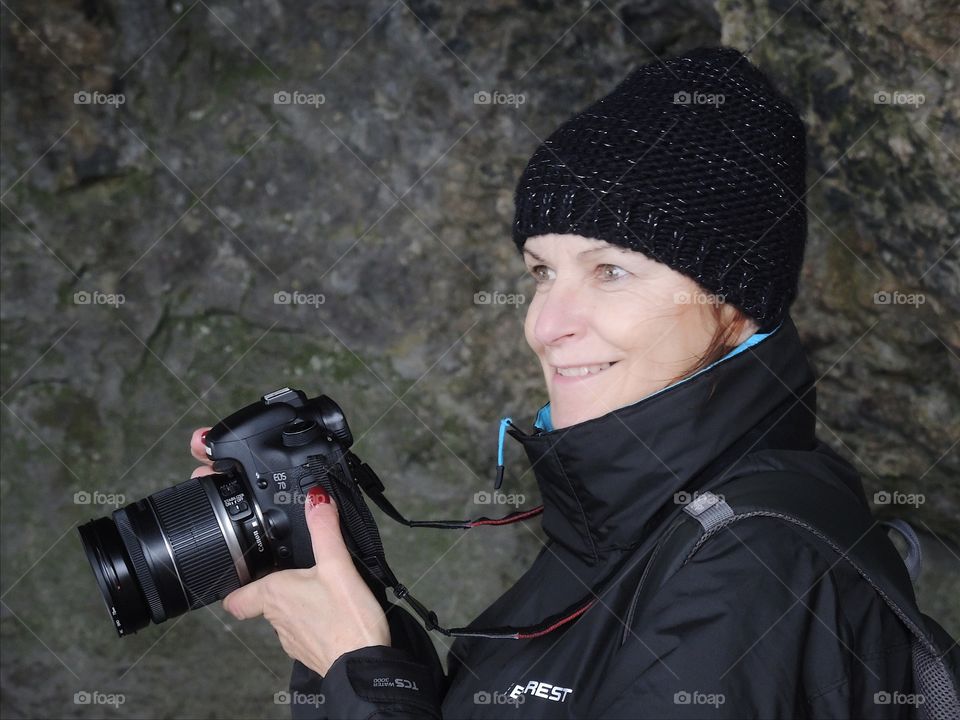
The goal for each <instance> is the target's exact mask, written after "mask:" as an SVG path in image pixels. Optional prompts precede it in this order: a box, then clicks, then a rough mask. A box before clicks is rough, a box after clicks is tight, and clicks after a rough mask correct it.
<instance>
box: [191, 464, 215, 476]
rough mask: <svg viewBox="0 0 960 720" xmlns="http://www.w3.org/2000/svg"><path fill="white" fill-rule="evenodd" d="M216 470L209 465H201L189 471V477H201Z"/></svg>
mask: <svg viewBox="0 0 960 720" xmlns="http://www.w3.org/2000/svg"><path fill="white" fill-rule="evenodd" d="M215 473H216V471H215V470H214V469H213V468H212V467H210V466H209V465H201V466H200V467H198V468H195V469H194V471H193V472H192V473H190V478H191V479H193V478H197V477H203V476H204V475H213V474H215Z"/></svg>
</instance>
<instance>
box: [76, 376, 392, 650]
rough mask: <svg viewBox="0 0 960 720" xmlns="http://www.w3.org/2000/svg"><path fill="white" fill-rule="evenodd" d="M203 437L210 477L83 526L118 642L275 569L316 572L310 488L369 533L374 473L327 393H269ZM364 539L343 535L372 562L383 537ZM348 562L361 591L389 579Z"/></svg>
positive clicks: (357, 552) (384, 570)
mask: <svg viewBox="0 0 960 720" xmlns="http://www.w3.org/2000/svg"><path fill="white" fill-rule="evenodd" d="M204 442H205V445H206V452H207V455H208V457H209V458H210V459H211V460H213V470H214V473H213V474H211V475H205V476H203V477H197V478H192V479H190V480H185V481H184V482H181V483H179V484H177V485H173V486H172V487H167V488H164V489H163V490H160V491H158V492H155V493H153V494H152V495H149V496H148V497H145V498H143V499H142V500H137V501H135V502H132V503H130V504H128V505H126V506H124V507H122V508H119V509H117V510H116V511H114V512H113V513H112V514H111V515H110V516H109V517H101V518H98V519H95V520H91V521H89V522H87V523H86V524H84V525H81V526H80V528H79V532H80V539H81V541H82V543H83V547H84V550H85V551H86V555H87V559H88V560H89V561H90V566H91V567H92V568H93V573H94V575H95V577H96V581H97V584H98V585H99V587H100V592H101V593H102V594H103V598H104V600H105V601H106V604H107V609H108V610H109V612H110V617H111V619H112V621H113V624H114V627H115V629H116V631H117V634H118V635H120V637H124V636H126V635H129V634H131V633H135V632H136V631H138V630H140V629H142V628H144V627H146V626H147V625H148V624H149V623H150V621H153V622H154V623H161V622H163V621H165V620H168V619H170V618H172V617H176V616H178V615H182V614H183V613H185V612H187V611H188V610H195V609H197V608H200V607H202V606H204V605H208V604H210V603H212V602H214V601H216V600H220V599H223V598H224V597H226V595H227V594H228V593H230V592H232V591H233V590H235V589H236V588H238V587H240V586H242V585H245V584H247V583H250V582H252V581H254V580H256V579H258V578H260V577H263V576H264V575H266V574H268V573H271V572H274V571H276V570H283V569H288V568H308V567H312V566H313V565H314V564H315V561H314V557H313V548H312V545H311V541H310V533H309V530H308V528H307V524H306V517H305V515H304V510H305V506H304V500H305V495H306V492H307V491H308V490H309V489H310V488H311V487H313V486H314V485H317V484H321V485H323V486H324V488H325V489H326V491H327V492H328V493H330V492H332V493H333V497H334V498H335V499H336V500H337V503H338V508H339V510H340V514H341V528H343V524H344V523H345V522H347V521H349V522H351V523H353V525H354V526H358V525H357V523H363V524H367V525H366V526H367V527H374V528H375V523H374V522H373V519H372V516H371V515H370V512H369V509H368V508H367V506H366V504H365V503H364V502H363V500H362V497H360V494H359V491H358V487H359V486H360V485H361V484H362V483H363V482H364V478H366V482H369V478H370V477H371V476H372V477H373V478H376V476H375V474H373V472H372V470H369V468H368V467H367V466H366V464H363V465H362V466H361V465H360V462H359V460H358V458H357V457H356V456H355V455H353V453H350V452H349V448H350V446H351V445H352V444H353V436H352V435H351V433H350V428H349V426H348V425H347V421H346V418H345V417H344V415H343V412H342V411H341V409H340V407H339V406H338V405H337V404H336V403H335V402H334V401H333V400H331V399H330V398H329V397H327V396H326V395H320V396H318V397H315V398H313V399H310V400H308V399H307V397H306V396H305V395H304V393H303V392H302V391H300V390H291V389H290V388H286V387H285V388H282V389H280V390H276V391H274V392H271V393H269V394H267V395H264V396H263V397H262V398H261V399H260V401H259V402H256V403H253V404H251V405H248V406H246V407H244V408H243V409H241V410H238V411H237V412H235V413H233V414H232V415H230V416H229V417H227V418H226V419H225V420H222V421H220V422H219V423H218V424H217V425H216V426H214V427H213V428H212V429H210V430H209V431H208V432H207V434H206V437H205V440H204ZM365 471H367V472H365ZM375 482H376V483H377V484H378V485H379V487H378V488H377V489H380V490H382V488H383V486H382V484H379V480H378V479H377V480H375ZM344 516H346V517H344ZM363 535H364V537H361V538H359V540H360V543H361V544H362V545H366V547H358V544H357V540H356V539H355V538H354V537H353V536H352V535H351V534H350V533H347V532H344V540H345V541H346V543H347V546H348V548H349V549H350V551H351V553H352V554H353V555H354V557H355V558H357V557H361V558H364V561H365V562H366V563H367V564H368V565H369V564H373V565H378V564H379V563H378V562H377V560H376V558H377V557H378V556H379V557H382V546H380V545H379V535H378V534H377V533H376V532H375V531H374V532H373V533H372V535H373V536H376V537H372V536H371V533H363ZM377 551H379V552H377ZM355 564H357V565H358V570H359V571H360V573H361V575H362V576H364V579H365V580H367V582H368V584H370V583H371V580H372V579H373V578H379V577H382V576H383V575H384V574H385V573H386V574H387V575H388V576H389V575H392V573H389V569H388V568H385V567H367V566H365V565H364V562H359V563H357V562H356V560H355ZM383 564H384V566H385V562H384V563H383Z"/></svg>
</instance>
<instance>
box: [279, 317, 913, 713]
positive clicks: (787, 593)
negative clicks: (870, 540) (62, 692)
mask: <svg viewBox="0 0 960 720" xmlns="http://www.w3.org/2000/svg"><path fill="white" fill-rule="evenodd" d="M814 386H815V382H814V377H813V374H812V372H811V369H810V366H809V364H808V362H807V359H806V354H805V352H804V349H803V346H802V345H801V342H800V339H799V336H798V334H797V331H796V328H795V326H794V325H793V323H792V321H791V320H790V319H789V317H788V318H787V319H786V320H785V321H784V322H783V324H781V326H780V327H779V328H778V329H777V330H775V331H774V332H773V333H772V334H770V335H769V336H767V337H766V338H765V339H764V340H762V341H761V342H759V343H758V344H756V345H754V346H753V347H751V348H749V349H747V350H744V351H743V352H740V353H738V354H737V355H734V356H733V357H730V358H727V359H724V360H723V361H721V362H719V363H717V364H715V365H714V366H712V367H711V368H710V369H708V370H707V371H705V372H701V373H699V374H698V375H696V376H694V377H692V378H690V379H687V380H685V381H682V382H680V383H678V384H676V385H674V386H671V387H669V388H668V389H666V390H664V391H661V392H659V393H655V394H654V395H652V396H649V397H647V398H644V399H643V400H641V401H639V402H636V403H634V404H632V405H628V406H626V407H622V408H619V409H617V410H614V411H613V412H610V413H608V414H606V415H604V416H602V417H599V418H595V419H592V420H588V421H585V422H582V423H579V424H577V425H574V426H571V427H569V428H562V429H559V430H553V431H549V432H544V431H536V432H533V433H531V434H527V433H524V432H521V431H519V430H517V429H511V430H509V431H508V432H509V433H510V435H511V436H512V437H514V438H515V439H516V440H518V441H519V442H520V443H521V444H522V445H523V447H524V450H525V451H526V453H527V455H528V457H529V459H530V462H531V463H532V466H533V471H534V473H535V475H536V479H537V482H538V485H539V487H540V491H541V493H542V496H543V505H544V512H543V516H542V523H543V529H544V532H545V533H546V535H547V536H548V537H549V542H548V543H547V544H546V545H545V546H544V548H543V549H542V550H541V552H540V554H539V555H538V557H537V558H536V560H535V561H534V563H533V564H532V565H531V567H530V568H529V569H528V570H527V571H526V573H525V574H524V575H523V576H522V577H521V578H520V579H519V580H518V581H517V583H516V584H514V585H513V586H512V587H511V588H509V589H508V590H507V592H506V593H504V595H503V596H502V597H500V598H499V599H498V600H497V601H496V602H494V603H493V604H492V605H491V606H490V607H489V608H488V609H487V610H485V611H484V612H483V613H481V615H480V616H479V617H477V618H476V619H475V620H474V622H473V623H472V624H471V625H473V626H477V627H481V626H482V627H491V626H501V625H511V626H517V625H527V624H534V623H537V622H539V621H540V620H542V619H543V618H545V617H547V616H549V615H552V614H554V613H557V612H560V611H561V610H563V609H564V608H567V607H569V606H571V605H573V604H574V603H575V602H576V601H577V600H578V599H580V598H582V597H584V596H588V595H589V592H590V590H591V588H593V587H594V586H595V585H596V584H597V583H598V581H599V580H600V579H601V578H603V577H604V576H605V575H606V574H607V573H608V572H609V571H610V570H611V568H613V567H614V566H615V565H616V564H621V567H623V563H625V562H626V563H628V564H627V565H626V567H628V568H633V569H632V570H629V571H627V572H626V574H625V576H624V578H623V580H622V582H618V583H617V584H616V585H615V586H614V587H613V588H612V589H610V590H609V592H607V593H605V594H603V595H602V596H601V597H600V598H599V599H598V600H597V601H596V602H595V603H594V605H593V606H591V607H590V609H589V610H587V611H586V612H585V613H583V614H582V615H581V616H580V617H579V618H578V619H577V620H576V621H574V622H572V623H569V624H567V625H564V626H563V627H561V628H559V629H557V630H554V631H553V632H550V633H547V634H545V635H543V636H541V637H537V638H534V639H528V640H502V639H483V638H480V639H478V638H468V639H465V638H457V640H456V641H455V642H454V643H453V645H452V647H451V650H450V652H449V654H448V665H449V673H448V675H447V676H444V674H443V672H442V669H441V666H440V664H439V659H438V658H437V657H436V653H435V652H434V650H433V647H432V645H431V643H430V641H429V638H427V637H426V636H425V632H424V630H423V628H422V627H421V626H420V625H419V624H418V623H416V622H415V621H414V620H413V618H412V616H411V615H410V614H408V613H407V612H406V611H405V610H402V609H401V608H399V607H394V608H392V609H391V611H390V612H389V613H388V617H389V618H390V622H391V631H392V637H393V647H390V648H386V647H384V646H376V647H367V648H362V649H359V650H355V651H352V652H349V653H346V654H345V655H343V656H341V657H340V658H338V659H337V660H336V662H334V664H333V665H332V666H331V668H330V670H329V672H328V674H327V676H326V678H320V677H319V676H318V675H316V674H315V673H313V672H312V671H310V670H308V669H307V668H306V667H304V666H303V665H301V664H300V663H298V662H296V663H294V670H293V674H292V676H291V684H290V687H291V700H292V707H291V710H292V714H293V717H295V718H322V717H329V718H371V717H372V718H425V717H443V718H447V719H448V720H449V719H452V718H507V717H516V718H548V717H549V718H554V717H556V718H574V717H576V718H597V717H608V718H738V719H739V718H898V717H910V716H911V712H910V711H911V706H910V705H909V704H907V703H908V702H909V699H910V693H911V692H912V690H913V680H912V676H911V658H910V637H909V634H908V632H907V630H906V629H905V628H903V627H902V626H901V624H900V622H899V621H898V619H897V618H896V617H895V616H894V615H893V613H892V612H891V611H890V610H889V609H888V608H887V606H886V605H885V604H884V603H883V601H882V600H881V599H880V598H879V597H878V596H877V594H876V592H875V591H874V590H873V589H872V588H871V587H870V586H869V585H867V584H866V583H865V582H864V581H863V580H862V579H861V578H860V576H859V575H858V574H857V573H856V571H854V570H853V569H852V568H851V567H850V566H849V565H848V564H847V563H845V562H842V561H839V560H838V558H837V556H836V554H835V553H833V551H832V550H830V549H828V548H827V547H826V546H823V545H820V543H819V541H818V540H817V539H816V538H814V537H812V536H809V535H807V534H805V533H804V531H802V530H800V529H798V528H795V527H793V526H792V525H791V524H789V523H784V522H781V521H779V520H777V519H775V518H767V517H757V518H751V519H749V520H743V521H740V522H739V523H737V524H735V525H732V526H730V527H728V528H726V529H724V530H722V531H721V532H720V533H718V534H717V535H716V536H714V537H713V538H712V539H711V540H710V541H709V542H708V543H707V544H706V545H704V547H703V548H702V549H701V550H700V551H699V552H698V553H697V554H696V555H695V556H694V558H693V559H692V560H691V562H689V563H688V564H687V565H685V566H684V567H683V568H682V569H681V570H680V571H679V572H678V573H677V574H676V575H674V576H673V577H672V578H671V579H670V580H669V581H668V582H667V583H666V584H665V585H664V586H663V587H662V588H661V589H660V591H659V592H658V593H656V594H655V595H654V596H653V597H652V599H651V600H650V601H649V602H648V603H647V604H646V606H644V607H632V604H633V603H632V601H633V595H634V592H635V591H636V586H637V582H638V579H639V576H640V573H641V572H642V570H643V566H644V561H645V559H646V558H647V557H648V556H649V553H650V551H651V550H652V548H653V547H654V545H655V544H656V542H657V540H658V538H659V535H658V532H657V530H658V528H659V527H660V525H659V521H660V520H661V519H662V517H663V514H664V512H667V511H668V510H669V507H670V506H674V507H675V506H676V500H675V494H676V493H679V492H682V491H684V490H686V489H689V488H688V487H687V485H688V481H689V480H690V478H692V477H693V476H694V475H695V474H697V473H700V472H701V471H703V470H704V469H705V468H708V466H709V467H710V470H709V472H707V473H705V475H706V476H709V477H710V478H712V480H711V482H710V483H709V484H708V486H709V487H711V489H714V490H716V488H717V487H719V488H720V490H719V492H721V493H722V482H721V481H722V480H723V479H732V478H734V477H737V476H740V475H744V474H747V473H751V472H756V471H761V470H777V469H790V470H798V471H801V472H804V473H809V474H811V475H815V476H818V477H820V478H823V479H828V480H830V481H831V482H835V483H838V484H841V485H845V486H847V487H848V488H849V489H850V490H851V491H853V492H854V493H855V494H856V495H857V497H858V498H859V499H860V501H862V502H863V503H864V504H866V498H865V497H864V493H863V488H862V486H861V483H860V480H859V477H858V475H857V473H856V471H855V470H854V469H853V468H852V467H851V466H850V465H849V464H848V463H847V462H845V461H844V460H842V459H841V458H840V457H839V456H838V455H837V454H836V453H834V452H833V451H832V450H830V449H829V448H828V447H827V446H826V445H824V444H823V443H822V442H821V441H819V440H818V439H817V438H816V436H815V433H814V426H815V414H814V413H815V400H814V398H815V387H814ZM734 445H736V447H735V448H734V452H733V455H734V457H732V458H731V457H730V455H731V450H730V449H731V447H732V446H734ZM721 455H723V456H724V457H723V458H722V459H723V462H721V463H720V465H722V467H719V468H718V467H716V466H717V461H718V458H720V457H721ZM481 532H496V528H489V529H481ZM397 679H399V680H400V681H401V682H397ZM403 681H406V682H403ZM414 686H415V689H414Z"/></svg>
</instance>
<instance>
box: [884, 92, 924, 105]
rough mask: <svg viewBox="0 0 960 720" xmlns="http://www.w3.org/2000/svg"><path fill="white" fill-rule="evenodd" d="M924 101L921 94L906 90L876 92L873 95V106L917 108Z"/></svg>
mask: <svg viewBox="0 0 960 720" xmlns="http://www.w3.org/2000/svg"><path fill="white" fill-rule="evenodd" d="M926 101H927V99H926V97H924V94H923V93H918V92H910V91H908V90H877V91H876V92H875V93H874V94H873V104H874V105H912V106H913V107H915V108H917V107H920V106H921V105H923V104H924V103H925V102H926Z"/></svg>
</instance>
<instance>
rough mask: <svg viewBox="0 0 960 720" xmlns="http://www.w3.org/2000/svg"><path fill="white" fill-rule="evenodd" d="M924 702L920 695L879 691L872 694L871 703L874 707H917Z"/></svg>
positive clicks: (924, 699)
mask: <svg viewBox="0 0 960 720" xmlns="http://www.w3.org/2000/svg"><path fill="white" fill-rule="evenodd" d="M924 702H926V698H924V696H923V694H922V693H902V692H899V691H896V690H895V691H894V692H887V691H886V690H881V691H880V692H875V693H874V694H873V703H874V704H875V705H912V706H914V707H919V706H920V705H923V703H924Z"/></svg>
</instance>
